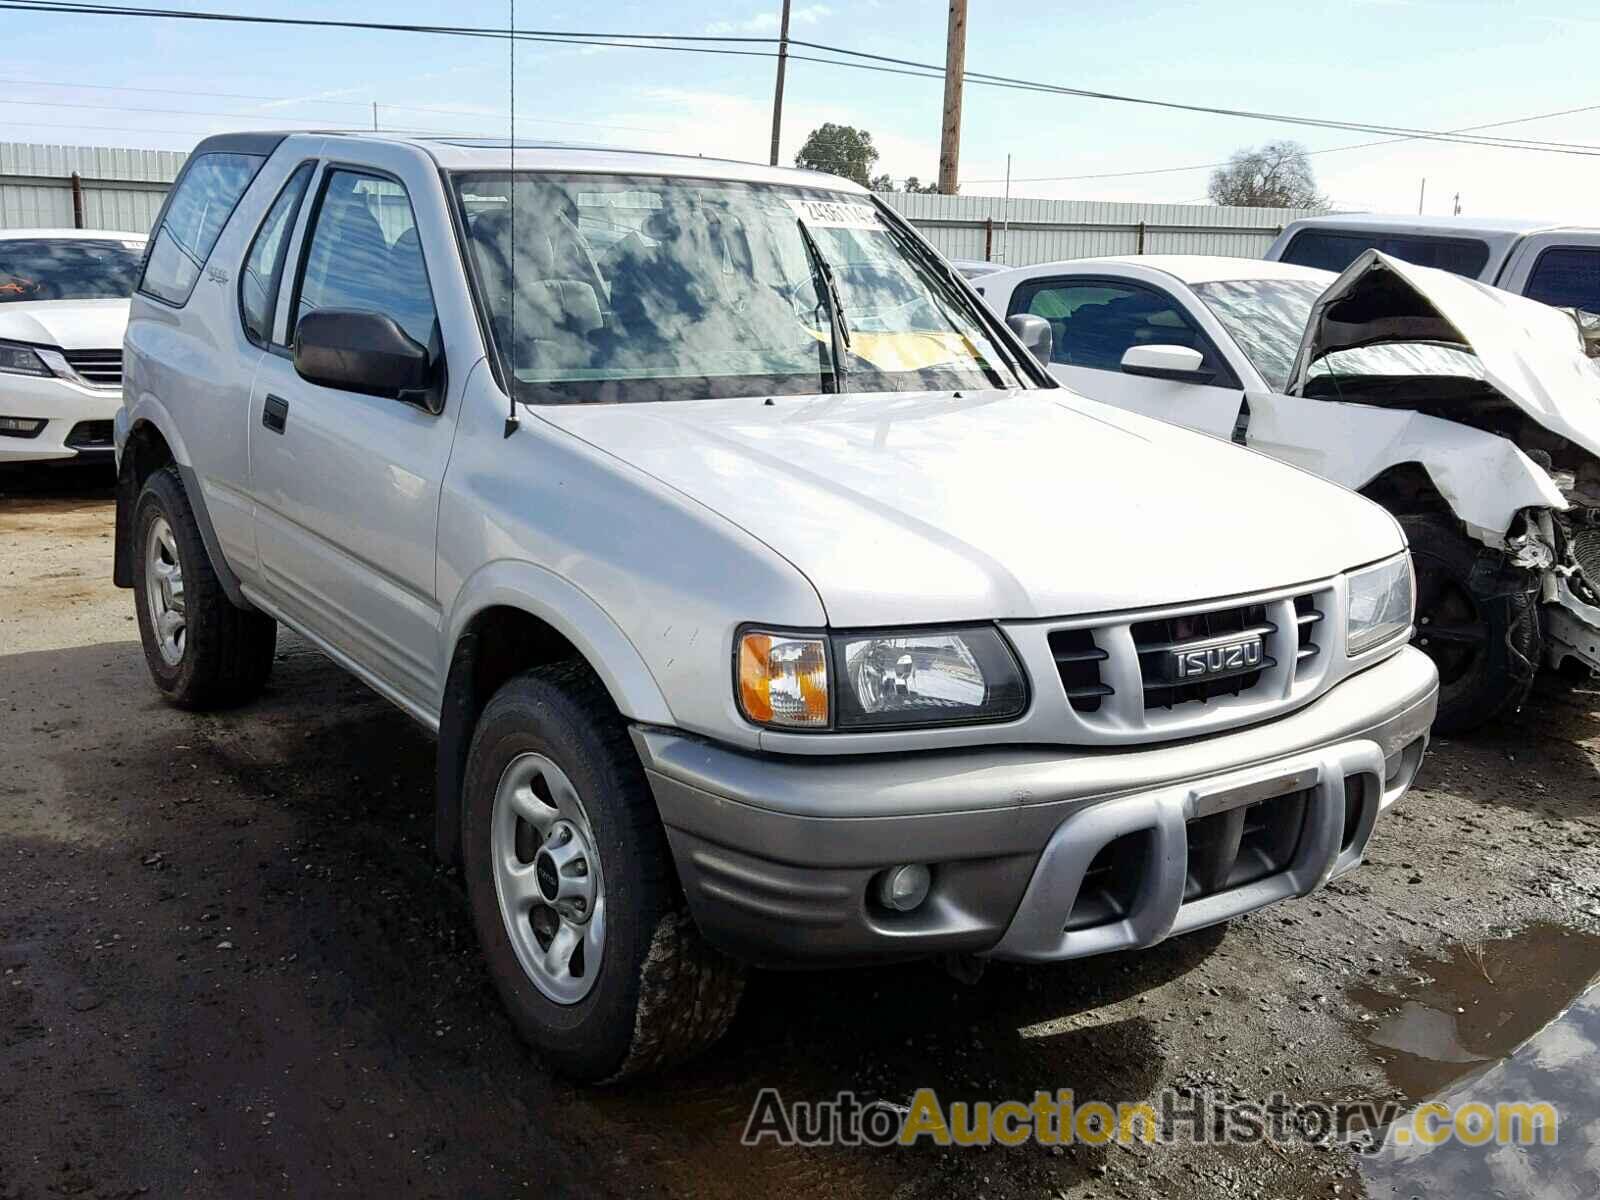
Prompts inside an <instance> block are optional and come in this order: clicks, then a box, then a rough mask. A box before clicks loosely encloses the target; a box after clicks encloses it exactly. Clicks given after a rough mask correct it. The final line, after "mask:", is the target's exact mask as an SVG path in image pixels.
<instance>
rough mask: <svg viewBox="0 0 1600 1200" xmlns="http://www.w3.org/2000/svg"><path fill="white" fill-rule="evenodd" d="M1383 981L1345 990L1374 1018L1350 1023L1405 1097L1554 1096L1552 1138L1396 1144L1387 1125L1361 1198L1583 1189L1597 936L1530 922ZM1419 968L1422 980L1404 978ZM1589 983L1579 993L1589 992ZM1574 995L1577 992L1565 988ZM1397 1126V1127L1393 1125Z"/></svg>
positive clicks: (1558, 1196) (1368, 1161) (1595, 1157)
mask: <svg viewBox="0 0 1600 1200" xmlns="http://www.w3.org/2000/svg"><path fill="white" fill-rule="evenodd" d="M1408 966H1409V967H1410V970H1409V971H1408V972H1407V976H1406V982H1397V981H1393V980H1391V981H1390V986H1391V989H1392V990H1388V991H1382V990H1378V989H1377V988H1373V987H1362V988H1353V989H1351V992H1350V996H1351V999H1353V1000H1354V1001H1355V1002H1356V1003H1357V1004H1358V1005H1360V1006H1361V1007H1363V1008H1365V1009H1367V1010H1369V1011H1370V1012H1371V1013H1372V1014H1374V1015H1375V1016H1376V1018H1377V1019H1376V1020H1374V1021H1371V1022H1363V1023H1362V1024H1361V1025H1360V1026H1359V1027H1358V1028H1359V1030H1360V1033H1361V1035H1362V1037H1363V1038H1364V1039H1365V1040H1366V1041H1367V1042H1368V1044H1369V1046H1370V1047H1371V1051H1372V1054H1373V1056H1374V1058H1375V1059H1377V1060H1379V1061H1380V1062H1381V1063H1382V1065H1383V1069H1384V1071H1385V1073H1386V1074H1387V1075H1388V1077H1389V1080H1390V1082H1391V1083H1392V1084H1393V1085H1394V1086H1395V1087H1396V1088H1397V1089H1398V1090H1399V1091H1401V1092H1403V1093H1404V1094H1405V1095H1407V1096H1408V1097H1410V1098H1411V1099H1412V1100H1415V1101H1422V1100H1436V1101H1441V1102H1443V1103H1445V1104H1447V1105H1449V1106H1450V1107H1451V1109H1452V1110H1454V1111H1459V1110H1460V1108H1461V1106H1463V1105H1466V1104H1471V1103H1474V1102H1478V1103H1483V1104H1487V1105H1489V1106H1490V1107H1491V1108H1492V1107H1493V1106H1494V1105H1496V1104H1499V1103H1535V1102H1538V1101H1546V1102H1548V1103H1550V1104H1553V1105H1554V1106H1555V1108H1556V1110H1557V1112H1558V1114H1559V1118H1560V1129H1559V1140H1558V1141H1557V1143H1556V1144H1555V1145H1542V1144H1535V1145H1528V1146H1521V1145H1505V1146H1499V1145H1494V1144H1492V1143H1491V1144H1488V1145H1479V1146H1470V1145H1467V1144H1465V1143H1462V1142H1459V1141H1454V1140H1452V1141H1447V1142H1444V1143H1443V1144H1441V1145H1437V1146H1423V1145H1418V1144H1415V1143H1414V1142H1413V1143H1409V1144H1407V1143H1405V1142H1402V1141H1401V1140H1400V1138H1397V1137H1396V1136H1395V1134H1394V1131H1395V1130H1397V1129H1401V1128H1402V1127H1404V1126H1406V1125H1407V1124H1409V1122H1407V1121H1406V1120H1405V1119H1402V1120H1401V1121H1400V1122H1397V1123H1396V1125H1395V1126H1392V1127H1391V1130H1390V1136H1389V1137H1388V1138H1387V1139H1386V1141H1385V1143H1384V1146H1383V1148H1382V1149H1381V1150H1379V1151H1378V1152H1377V1153H1375V1154H1373V1155H1371V1156H1367V1157H1364V1159H1363V1161H1362V1163H1361V1174H1362V1179H1363V1181H1364V1183H1365V1185H1366V1191H1367V1194H1368V1195H1369V1196H1371V1197H1375V1198H1376V1197H1390V1196H1400V1197H1411V1196H1494V1197H1502V1196H1504V1197H1511V1196H1518V1197H1520V1196H1530V1197H1532V1196H1537V1197H1539V1198H1540V1200H1566V1198H1567V1197H1571V1200H1580V1198H1581V1200H1592V1197H1594V1196H1595V1195H1597V1194H1600V1152H1597V1146H1600V1142H1596V1141H1594V1140H1593V1139H1592V1138H1591V1136H1590V1130H1591V1129H1593V1128H1594V1127H1595V1125H1596V1118H1597V1117H1600V1099H1597V1097H1596V1095H1595V1091H1594V1086H1593V1081H1594V1079H1595V1077H1596V1076H1597V1075H1600V982H1596V981H1595V980H1596V975H1597V973H1600V937H1595V936H1593V935H1590V934H1585V933H1579V932H1575V931H1573V930H1567V929H1562V928H1560V927H1559V926H1555V925H1534V926H1531V927H1529V928H1528V929H1525V930H1523V931H1522V932H1520V933H1518V934H1516V935H1515V936H1514V937H1510V938H1505V939H1501V940H1496V941H1489V942H1482V943H1474V944H1471V945H1466V946H1454V947H1452V948H1451V949H1450V951H1449V955H1448V957H1447V958H1446V959H1444V960H1443V961H1439V960H1434V959H1427V958H1418V959H1416V960H1414V961H1412V962H1411V963H1410V964H1408ZM1419 977H1426V979H1425V980H1424V981H1423V982H1414V981H1415V980H1417V979H1418V978H1419ZM1586 989H1587V990H1586ZM1574 997H1577V998H1576V999H1574ZM1401 1136H1402V1137H1403V1136H1404V1135H1401Z"/></svg>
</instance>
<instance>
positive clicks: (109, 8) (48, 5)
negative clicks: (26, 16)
mask: <svg viewBox="0 0 1600 1200" xmlns="http://www.w3.org/2000/svg"><path fill="white" fill-rule="evenodd" d="M0 9H10V10H15V11H19V12H50V13H65V14H70V15H77V16H83V15H98V16H124V17H145V18H160V19H171V20H189V21H221V22H229V23H238V24H252V25H278V26H294V27H302V28H306V27H309V28H323V29H360V30H378V31H384V32H399V33H422V34H433V35H440V36H464V37H483V38H495V39H500V38H510V37H514V38H517V39H519V40H524V41H536V42H549V43H555V44H563V45H591V46H608V47H613V48H629V49H633V48H637V49H654V50H672V51H679V52H685V53H696V54H718V55H734V56H739V57H747V58H774V57H776V52H775V51H772V50H755V49H733V48H730V47H729V46H728V45H725V44H723V43H740V44H744V45H751V44H755V45H771V44H773V42H774V41H775V39H773V38H759V37H730V36H712V35H693V34H633V33H627V34H613V33H603V32H593V31H570V30H505V29H493V28H489V27H485V26H450V25H422V24H410V23H395V22H378V21H350V20H334V19H328V18H309V17H274V16H261V15H256V14H247V13H219V12H214V11H204V10H181V9H163V8H142V7H136V6H132V5H110V4H88V3H66V2H62V0H0ZM683 43H713V44H711V45H688V44H683ZM790 45H791V46H805V47H809V48H810V49H813V50H818V51H822V52H823V53H827V54H837V55H844V56H847V57H848V58H850V59H861V60H866V61H863V62H852V61H846V60H841V59H834V58H814V57H811V56H802V55H796V54H792V53H791V54H790V55H789V57H790V58H792V59H802V60H803V61H810V62H819V63H823V64H825V65H829V66H836V67H851V68H855V69H859V70H873V71H879V72H882V73H886V74H896V75H916V76H918V77H922V78H940V79H942V78H943V74H944V72H943V69H942V68H941V67H939V66H938V65H937V64H930V63H919V62H916V61H915V60H911V59H902V58H895V57H892V56H889V55H881V54H869V53H867V52H865V51H860V50H850V49H847V48H845V47H840V46H833V45H830V44H827V43H823V42H810V41H804V40H801V39H797V38H791V39H790ZM963 78H965V79H966V80H968V81H969V82H973V83H977V84H980V85H983V86H988V87H998V88H1007V89H1013V90H1020V91H1029V92H1042V93H1047V94H1053V95H1065V96H1074V97H1078V98H1082V99H1093V100H1110V101H1116V102H1118V103H1125V104H1138V105H1143V106H1147V107H1155V108H1164V109H1170V110H1174V111H1179V112H1192V113H1201V114H1208V115H1215V116H1228V117H1235V118H1240V119H1247V120H1259V121H1271V122H1274V123H1277V124H1286V125H1301V126H1306V127H1311V128H1319V129H1346V130H1351V131H1354V132H1360V133H1378V134H1389V135H1399V136H1398V137H1397V139H1396V140H1408V141H1409V140H1426V141H1441V142H1456V143H1461V144H1465V145H1474V146H1488V147H1493V148H1499V149H1519V150H1531V151H1537V152H1542V153H1555V154H1569V155H1576V156H1581V157H1596V156H1600V146H1594V145H1588V144H1584V143H1571V142H1544V141H1535V140H1532V139H1524V138H1478V137H1473V136H1470V135H1463V134H1452V133H1447V132H1443V131H1437V130H1428V129H1414V128H1408V127H1404V126H1389V125H1378V124H1374V123H1369V122H1359V121H1337V120H1332V119H1329V118H1321V117H1303V116H1297V115H1294V114H1286V113H1268V112H1257V111H1254V110H1250V109H1235V108H1223V107H1220V106H1213V105H1202V104H1189V103H1183V102H1179V101H1173V100H1157V99H1154V98H1151V97H1145V96H1129V95H1122V94H1119V93H1115V92H1101V91H1095V90H1091V89H1086V88H1073V87H1067V86H1064V85H1060V84H1050V83H1042V82H1039V81H1035V80H1028V79H1019V78H1016V77H1012V76H1005V75H994V74H991V73H988V72H981V71H965V72H963Z"/></svg>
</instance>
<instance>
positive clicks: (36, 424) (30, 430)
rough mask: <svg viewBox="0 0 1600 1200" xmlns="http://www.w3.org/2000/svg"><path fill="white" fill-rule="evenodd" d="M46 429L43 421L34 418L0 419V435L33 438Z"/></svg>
mask: <svg viewBox="0 0 1600 1200" xmlns="http://www.w3.org/2000/svg"><path fill="white" fill-rule="evenodd" d="M43 428H44V421H43V420H36V419H34V418H33V417H0V433H9V434H14V435H16V436H18V437H32V436H33V435H34V434H36V433H38V432H39V430H41V429H43Z"/></svg>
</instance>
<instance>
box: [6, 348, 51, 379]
mask: <svg viewBox="0 0 1600 1200" xmlns="http://www.w3.org/2000/svg"><path fill="white" fill-rule="evenodd" d="M50 373H51V371H50V368H49V367H47V366H45V365H44V359H42V358H40V357H39V356H38V355H37V354H36V353H34V350H33V347H32V346H23V345H20V344H19V343H17V342H0V374H5V375H49V374H50Z"/></svg>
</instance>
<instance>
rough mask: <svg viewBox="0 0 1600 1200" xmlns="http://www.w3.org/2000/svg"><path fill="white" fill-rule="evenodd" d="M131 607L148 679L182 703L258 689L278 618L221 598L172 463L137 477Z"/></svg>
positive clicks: (229, 700)
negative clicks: (140, 478)
mask: <svg viewBox="0 0 1600 1200" xmlns="http://www.w3.org/2000/svg"><path fill="white" fill-rule="evenodd" d="M133 576H134V578H133V589H134V592H133V594H134V608H135V610H136V612H137V613H138V618H139V636H140V640H141V641H142V642H143V643H144V657H145V662H146V663H147V664H148V665H149V668H150V676H151V678H152V679H154V680H155V684H156V686H157V687H158V688H160V689H161V691H162V692H163V693H165V694H166V696H167V698H168V699H169V700H171V701H172V702H173V703H174V704H178V705H181V706H182V707H184V708H193V709H208V708H224V707H227V706H229V705H234V704H243V703H244V702H246V701H248V700H253V699H255V697H256V696H258V695H259V694H260V693H261V689H262V688H263V687H264V686H266V682H267V676H268V675H269V674H270V673H271V671H272V656H273V651H274V649H275V647H276V645H277V636H278V623H277V622H276V621H274V620H273V619H272V618H271V617H269V616H267V615H266V614H264V613H259V612H252V611H247V610H246V609H242V608H238V607H237V606H235V605H234V603H233V602H232V601H231V600H229V599H228V594H227V593H226V592H224V591H223V590H222V584H221V582H220V581H219V580H218V579H217V573H216V571H215V570H213V569H212V566H211V558H210V556H209V555H208V554H207V553H206V547H205V543H204V542H203V541H202V540H201V538H200V526H199V524H198V523H197V522H196V520H195V516H194V509H193V508H192V507H191V506H190V504H189V497H188V495H187V494H186V493H185V492H184V490H183V480H182V478H181V477H180V476H179V475H178V471H177V468H175V467H165V468H163V469H162V470H160V471H156V472H155V473H154V474H152V475H151V476H150V478H149V479H147V480H146V481H145V484H144V488H143V489H142V490H141V491H140V493H139V500H138V503H137V504H136V505H135V507H134V516H133Z"/></svg>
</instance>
